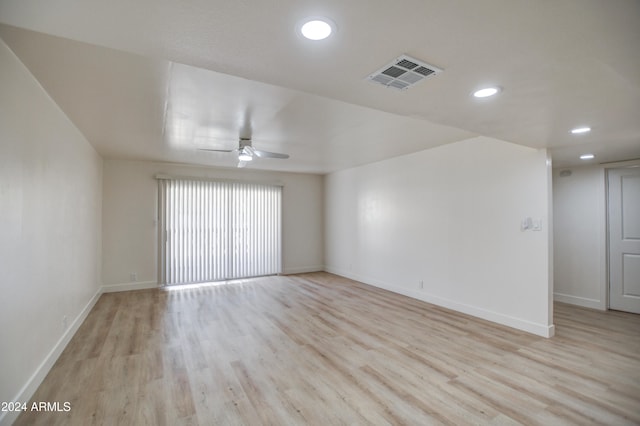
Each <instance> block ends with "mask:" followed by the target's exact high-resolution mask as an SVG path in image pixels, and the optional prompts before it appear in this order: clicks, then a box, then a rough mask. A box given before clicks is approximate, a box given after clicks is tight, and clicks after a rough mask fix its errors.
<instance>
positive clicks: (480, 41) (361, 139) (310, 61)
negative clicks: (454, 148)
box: [0, 0, 640, 173]
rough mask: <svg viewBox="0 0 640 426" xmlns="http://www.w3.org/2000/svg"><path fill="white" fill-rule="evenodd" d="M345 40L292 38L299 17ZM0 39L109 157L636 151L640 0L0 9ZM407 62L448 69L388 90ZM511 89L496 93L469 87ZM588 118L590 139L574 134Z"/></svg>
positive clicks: (248, 1)
mask: <svg viewBox="0 0 640 426" xmlns="http://www.w3.org/2000/svg"><path fill="white" fill-rule="evenodd" d="M317 15H322V16H328V17H330V18H331V19H332V20H333V21H334V22H335V23H336V25H337V27H338V31H337V32H336V33H335V34H334V36H332V37H331V38H330V39H328V40H325V41H323V42H312V41H308V40H305V39H302V38H301V37H299V36H298V35H297V34H296V31H295V27H296V25H297V24H298V23H299V22H300V21H301V20H302V19H303V18H305V17H307V16H317ZM0 22H1V23H3V24H6V25H0V37H2V38H3V40H4V41H5V42H6V43H7V44H8V45H9V47H10V48H11V49H12V50H13V51H14V52H15V53H16V55H17V56H18V57H19V58H20V59H21V60H22V62H23V63H24V64H25V65H26V66H27V67H28V68H29V70H30V71H31V72H32V73H33V74H34V75H35V77H36V78H37V79H38V80H39V81H40V83H41V84H42V86H43V87H44V88H45V89H46V90H47V91H48V92H49V94H50V95H51V97H52V98H53V99H54V100H55V101H56V102H57V103H58V105H60V107H61V108H62V109H63V110H64V111H65V113H66V114H67V115H68V116H69V118H70V119H71V120H72V121H73V122H74V123H75V124H76V126H77V127H78V128H79V129H80V130H81V131H82V132H83V133H84V134H85V136H86V137H87V139H88V140H89V141H90V142H91V143H92V144H93V145H94V146H95V147H96V149H97V150H98V151H99V152H100V153H101V154H103V155H104V156H106V157H113V158H132V159H148V160H156V161H172V162H186V163H193V164H203V165H216V166H229V167H233V166H234V165H235V159H234V158H233V155H232V154H224V153H209V152H203V151H199V150H198V149H197V148H198V147H207V148H220V149H231V148H235V147H236V146H237V139H238V137H239V136H249V135H251V136H252V137H253V139H254V146H255V147H256V148H258V149H262V150H268V151H276V152H285V153H288V154H290V155H291V158H290V159H288V160H275V159H261V160H259V161H257V162H255V163H254V164H251V167H254V168H262V169H272V170H287V171H299V172H312V173H327V172H331V171H335V170H340V169H344V168H348V167H352V166H354V165H359V164H365V163H369V162H373V161H379V160H382V159H385V158H390V157H395V156H398V155H403V154H407V153H411V152H415V151H419V150H423V149H426V148H431V147H435V146H438V145H442V144H446V143H450V142H454V141H458V140H462V139H467V138H469V137H473V136H475V135H478V134H481V135H485V136H491V137H495V138H499V139H503V140H506V141H510V142H513V143H517V144H521V145H526V146H530V147H534V148H542V147H546V148H550V150H551V152H552V155H553V159H554V164H556V165H572V164H577V163H578V162H579V161H580V160H578V155H579V154H581V153H584V152H592V153H594V154H596V160H594V161H595V162H607V161H619V160H625V159H632V158H640V120H639V118H640V55H639V54H638V51H639V50H638V46H640V1H636V0H616V1H615V2H614V1H611V0H555V1H532V0H531V1H526V0H484V1H477V0H457V1H453V0H398V1H395V2H389V1H378V0H350V1H338V0H325V1H317V0H316V1H310V0H280V1H278V2H268V3H265V2H259V1H257V0H236V1H220V0H206V1H205V0H182V1H180V2H169V1H163V2H158V1H157V0H135V1H131V0H127V1H125V0H110V1H108V2H105V1H98V0H84V1H73V0H47V1H45V0H15V1H9V0H0ZM401 54H409V55H411V56H413V57H416V58H418V59H420V60H423V61H426V62H428V63H430V64H433V65H435V66H437V67H439V68H443V69H444V72H443V73H442V74H439V75H438V76H435V77H433V78H430V79H427V80H425V81H424V82H421V83H420V84H418V85H416V86H415V87H413V88H411V89H409V90H408V91H406V92H398V91H395V90H392V89H386V88H384V87H382V86H377V85H373V84H371V83H368V82H366V81H365V77H366V76H367V75H369V74H370V73H372V72H374V71H376V70H378V69H379V68H380V67H381V66H383V65H385V64H386V63H388V62H390V61H391V60H392V59H394V58H395V57H397V56H400V55H401ZM486 84H498V85H500V86H501V87H503V88H504V90H503V92H502V93H501V94H500V95H499V96H498V97H497V98H495V99H491V100H485V101H479V100H476V99H473V98H472V97H470V93H471V92H472V91H473V90H474V89H476V88H478V87H481V86H483V85H486ZM578 125H589V126H591V127H592V129H593V131H592V132H591V133H589V134H586V135H579V136H576V135H571V134H570V133H569V130H570V129H571V128H572V127H575V126H578Z"/></svg>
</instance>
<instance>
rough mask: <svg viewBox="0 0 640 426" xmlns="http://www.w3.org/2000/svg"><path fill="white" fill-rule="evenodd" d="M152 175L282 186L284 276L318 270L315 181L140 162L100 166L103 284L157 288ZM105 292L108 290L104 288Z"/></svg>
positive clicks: (319, 189)
mask: <svg viewBox="0 0 640 426" xmlns="http://www.w3.org/2000/svg"><path fill="white" fill-rule="evenodd" d="M156 174H169V175H174V176H194V177H215V178H221V179H238V180H249V181H253V182H268V183H278V184H283V185H284V188H283V272H284V273H297V272H309V271H319V270H322V269H323V265H324V262H323V231H322V230H323V209H322V203H323V179H322V176H319V175H308V174H297V173H278V172H267V171H256V170H251V169H249V168H245V169H241V170H234V169H215V168H205V167H193V166H183V165H176V164H163V163H152V162H144V161H125V160H105V164H104V188H103V193H104V199H103V217H104V220H103V228H102V231H103V283H104V284H105V286H111V288H131V287H132V286H135V285H136V284H134V283H132V281H131V273H136V274H137V278H138V283H137V285H138V286H140V287H145V286H146V287H149V286H155V285H156V284H157V268H156V264H157V228H156V218H157V199H158V198H157V193H158V186H157V181H156V179H155V175H156ZM107 290H109V288H107Z"/></svg>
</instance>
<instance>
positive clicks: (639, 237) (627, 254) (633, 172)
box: [607, 167, 640, 314]
mask: <svg viewBox="0 0 640 426" xmlns="http://www.w3.org/2000/svg"><path fill="white" fill-rule="evenodd" d="M607 179H608V184H609V188H608V190H609V307H610V308H611V309H615V310H619V311H626V312H634V313H636V314H640V167H630V168H625V169H611V170H609V171H608V173H607Z"/></svg>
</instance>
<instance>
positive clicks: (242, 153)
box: [199, 138, 289, 167]
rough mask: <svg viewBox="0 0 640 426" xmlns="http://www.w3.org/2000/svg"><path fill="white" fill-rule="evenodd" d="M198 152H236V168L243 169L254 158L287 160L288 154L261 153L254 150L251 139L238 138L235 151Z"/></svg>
mask: <svg viewBox="0 0 640 426" xmlns="http://www.w3.org/2000/svg"><path fill="white" fill-rule="evenodd" d="M199 149H200V151H213V152H237V153H238V167H244V166H246V165H247V163H248V162H250V161H253V159H254V158H255V157H258V158H282V159H286V158H289V155H288V154H280V153H278V152H269V151H261V150H259V149H255V148H254V147H253V146H252V144H251V138H240V141H239V142H238V148H236V149H210V148H199Z"/></svg>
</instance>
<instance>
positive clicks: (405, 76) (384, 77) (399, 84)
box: [367, 55, 442, 90]
mask: <svg viewBox="0 0 640 426" xmlns="http://www.w3.org/2000/svg"><path fill="white" fill-rule="evenodd" d="M441 72H442V70H441V69H440V68H438V67H434V66H433V65H429V64H427V63H425V62H422V61H419V60H418V59H414V58H412V57H410V56H407V55H402V56H400V57H399V58H396V59H395V60H394V61H393V62H391V63H389V64H387V65H385V66H384V67H382V68H380V69H379V70H378V71H376V72H374V73H373V74H371V75H369V76H368V77H367V80H369V81H371V82H372V83H378V84H382V85H383V86H386V87H391V88H393V89H398V90H406V89H408V88H409V87H411V86H413V85H415V84H417V83H419V82H421V81H422V80H424V79H425V78H427V77H430V76H433V75H436V74H439V73H441Z"/></svg>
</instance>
